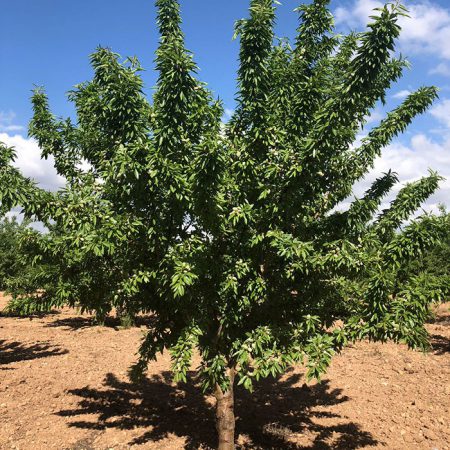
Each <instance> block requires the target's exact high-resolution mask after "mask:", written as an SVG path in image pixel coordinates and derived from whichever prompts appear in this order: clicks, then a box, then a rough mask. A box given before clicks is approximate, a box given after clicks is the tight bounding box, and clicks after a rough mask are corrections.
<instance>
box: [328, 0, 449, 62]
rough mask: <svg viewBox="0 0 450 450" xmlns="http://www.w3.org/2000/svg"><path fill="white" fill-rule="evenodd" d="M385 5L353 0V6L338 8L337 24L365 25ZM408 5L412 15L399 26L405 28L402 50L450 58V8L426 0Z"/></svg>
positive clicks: (336, 14)
mask: <svg viewBox="0 0 450 450" xmlns="http://www.w3.org/2000/svg"><path fill="white" fill-rule="evenodd" d="M382 5H383V3H382V2H379V1H376V0H353V2H352V4H351V5H350V6H345V7H339V8H337V9H336V10H335V12H334V14H335V20H336V24H338V25H340V24H344V25H348V26H350V27H351V28H356V27H360V26H364V25H366V24H367V22H368V21H369V16H371V15H374V12H373V9H374V8H378V7H381V6H382ZM405 5H406V7H407V8H408V11H409V17H401V18H399V25H400V26H401V27H402V32H401V35H400V47H401V50H403V51H406V52H408V53H428V54H434V55H437V56H439V57H441V58H444V59H450V46H449V45H448V41H449V37H450V10H449V9H446V8H443V7H442V6H440V5H438V4H436V3H431V2H428V1H426V0H425V1H421V2H416V1H406V2H405Z"/></svg>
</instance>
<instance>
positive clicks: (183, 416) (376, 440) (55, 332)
mask: <svg viewBox="0 0 450 450" xmlns="http://www.w3.org/2000/svg"><path fill="white" fill-rule="evenodd" d="M4 305H5V299H4V298H1V297H0V308H2V307H3V306H4ZM449 307H450V304H446V305H442V306H441V307H440V308H439V311H438V316H437V319H436V321H435V322H434V323H432V324H429V325H428V330H429V332H430V334H431V335H432V340H433V351H432V352H431V353H429V354H426V355H425V354H422V353H419V352H413V351H409V350H407V349H406V348H405V347H404V346H398V345H395V344H373V343H367V342H363V343H359V344H358V345H356V346H352V347H350V348H347V349H346V350H345V351H344V352H343V354H342V355H339V356H337V357H336V358H335V359H334V361H333V363H332V366H331V368H330V370H329V372H328V374H327V375H326V376H325V377H324V380H323V381H322V383H320V384H318V383H314V382H313V383H310V384H309V385H306V384H305V383H304V377H303V373H304V371H303V369H302V368H298V369H296V370H293V371H291V372H289V373H287V374H286V375H285V376H283V377H281V378H280V379H278V380H265V381H264V382H262V383H260V384H259V385H258V386H257V389H256V392H255V393H254V395H249V394H248V393H246V392H245V391H242V390H238V392H237V398H236V415H237V434H238V436H239V437H238V442H239V448H241V449H302V448H305V449H350V448H389V449H430V450H431V449H432V450H435V449H439V450H445V449H449V450H450V311H449ZM142 331H143V326H141V328H132V329H128V330H124V329H120V328H118V327H117V324H115V323H113V322H112V323H109V324H108V326H93V325H92V320H91V317H90V316H88V315H79V314H77V313H76V311H74V310H68V309H66V310H62V311H58V312H55V313H54V314H50V315H47V316H43V317H36V318H33V319H32V320H30V319H28V318H23V319H18V318H12V317H0V448H1V449H24V450H25V449H33V450H35V449H36V450H40V449H67V450H68V449H71V450H88V449H128V448H133V449H134V448H136V449H182V448H189V449H199V448H203V449H207V448H214V445H215V430H214V411H213V409H212V406H213V402H212V399H211V398H204V397H203V396H202V395H201V393H200V390H199V388H198V385H197V384H196V382H195V381H194V380H192V378H191V381H189V382H188V383H187V384H179V385H175V384H173V383H172V382H171V380H170V373H169V371H168V370H169V367H170V360H169V357H168V355H167V354H165V355H163V356H162V357H160V358H159V360H158V361H157V362H155V363H153V364H152V365H151V366H150V369H149V375H148V377H147V379H146V380H145V382H143V383H141V384H138V385H136V384H131V383H130V382H129V380H128V379H127V375H126V373H127V368H128V367H129V365H130V364H131V363H132V362H133V361H134V359H135V355H134V353H135V351H136V349H137V346H138V343H139V340H140V338H141V336H142Z"/></svg>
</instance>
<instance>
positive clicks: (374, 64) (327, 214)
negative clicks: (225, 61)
mask: <svg viewBox="0 0 450 450" xmlns="http://www.w3.org/2000/svg"><path fill="white" fill-rule="evenodd" d="M156 6H157V9H158V18H157V23H158V27H159V32H160V42H159V48H158V50H157V52H156V60H155V64H156V70H157V71H158V74H159V77H158V82H157V86H156V90H155V92H154V95H153V99H152V101H149V100H148V99H147V98H146V96H145V95H144V91H143V83H142V79H141V78H140V76H139V73H140V71H141V66H140V65H139V62H138V61H137V60H136V59H134V58H133V59H126V60H125V61H121V60H120V57H119V55H117V54H115V53H113V52H112V51H111V50H109V49H107V48H98V49H97V51H96V52H95V53H94V54H93V55H92V56H91V64H92V68H93V72H94V76H93V78H92V80H91V81H88V82H85V83H82V84H80V85H78V86H76V87H75V89H74V90H72V91H70V92H69V100H70V101H72V102H73V104H74V106H75V109H76V113H77V119H76V122H73V121H71V120H69V119H67V120H62V119H56V118H55V117H54V116H53V114H52V113H51V112H50V109H49V104H48V100H47V97H46V95H45V92H44V90H43V89H41V88H39V89H36V90H35V91H34V94H33V97H32V104H33V109H34V116H33V119H32V121H31V124H30V129H29V133H30V136H32V137H34V138H35V139H36V140H37V142H38V143H39V146H40V148H41V149H42V157H43V158H47V157H49V156H50V155H52V156H53V158H54V160H55V168H56V170H57V171H58V173H59V174H60V175H62V176H63V177H65V179H66V180H67V182H66V185H65V187H64V188H63V189H61V190H59V191H57V192H47V191H44V190H43V189H41V188H39V187H38V186H36V184H35V183H34V182H33V181H32V180H30V179H27V178H24V177H23V176H22V175H21V174H20V173H19V171H18V170H17V169H16V168H14V167H13V165H12V164H11V163H12V162H13V161H14V157H15V153H14V150H13V149H11V148H7V147H6V146H2V147H1V154H0V182H1V188H0V200H1V207H2V209H3V211H8V210H10V209H11V208H12V207H15V206H21V207H22V209H23V212H24V214H25V215H26V217H28V218H30V219H35V220H40V221H42V222H43V223H44V224H45V225H47V226H48V228H49V230H50V232H49V233H48V234H46V235H42V236H41V237H39V238H37V239H36V245H37V246H39V248H40V254H42V255H53V256H56V255H59V257H61V258H63V263H62V264H61V268H60V270H58V271H57V273H56V276H55V278H54V289H51V291H49V292H44V294H43V297H42V298H41V299H40V300H39V301H40V302H41V303H40V304H41V305H43V304H45V305H47V306H48V305H50V304H62V303H71V302H73V303H75V302H78V303H80V304H81V305H83V306H85V307H86V308H87V309H89V308H97V309H101V308H104V309H105V310H108V308H110V307H111V306H112V305H114V306H125V307H126V308H128V309H129V310H132V311H135V312H151V313H152V314H153V315H154V319H155V320H154V325H153V328H151V329H149V331H148V333H147V335H146V338H145V340H144V341H143V343H142V346H141V349H140V354H141V357H140V360H139V361H138V362H137V364H136V365H135V366H134V368H133V370H132V374H133V375H134V376H137V375H139V374H142V373H143V372H144V371H145V369H146V367H147V363H148V361H149V360H150V359H153V358H156V355H157V353H158V352H161V351H162V350H163V349H164V348H167V349H169V350H170V352H171V355H172V361H173V365H172V369H173V372H174V375H175V379H176V380H185V379H186V374H187V370H188V368H189V367H190V364H191V357H192V355H193V351H194V349H196V351H198V352H199V354H200V356H201V359H202V364H201V367H200V368H199V373H200V375H201V377H202V380H203V386H204V388H205V389H212V390H214V392H215V394H216V397H217V401H218V407H217V423H218V430H219V442H220V448H223V449H226V448H233V431H234V418H233V415H232V401H233V397H232V393H233V383H234V380H235V378H236V379H237V382H238V384H242V385H243V386H244V387H245V388H246V389H249V390H251V389H252V388H253V384H254V382H255V381H257V380H259V379H260V378H262V377H266V376H269V375H273V376H275V375H277V374H280V373H282V372H283V371H285V370H286V368H287V367H288V366H290V365H292V364H295V363H299V362H300V363H303V364H305V365H306V367H307V376H308V377H309V378H311V377H320V375H321V373H323V372H324V371H325V370H326V368H327V366H328V364H329V362H330V360H331V357H332V355H333V354H334V353H336V352H338V351H340V349H341V348H342V347H343V346H344V345H345V344H346V343H347V342H348V341H351V340H355V339H363V338H369V339H374V340H388V339H392V340H394V341H398V342H406V343H407V344H408V345H410V346H411V347H418V348H426V347H427V334H426V331H425V328H424V326H423V325H424V322H425V320H426V319H427V317H428V315H429V304H430V302H432V301H434V300H437V299H439V298H441V297H442V295H443V293H444V290H445V289H446V288H445V287H443V286H440V285H436V284H433V287H432V288H430V284H429V283H428V281H427V278H426V276H423V275H414V274H410V275H409V276H402V277H398V276H397V275H398V273H399V271H400V270H401V269H402V268H403V267H404V266H405V264H407V263H408V262H409V261H411V260H413V259H414V258H416V257H417V256H418V255H420V254H421V253H422V252H423V251H424V250H425V249H426V248H427V247H429V246H431V245H433V244H434V243H435V242H437V241H438V240H439V239H440V238H441V236H442V233H444V232H445V230H446V229H448V228H447V227H448V222H446V221H445V219H444V216H434V215H430V214H423V215H421V216H419V217H418V218H417V219H414V220H411V215H412V214H413V213H414V212H415V211H416V210H417V209H418V207H419V206H420V205H421V204H422V203H423V202H424V201H425V200H426V199H427V198H428V197H429V196H430V195H431V194H432V193H433V192H435V190H436V189H437V188H438V184H439V181H440V179H441V178H440V177H439V175H438V174H436V173H435V172H433V171H430V173H429V175H428V176H427V177H425V178H422V179H421V180H418V181H416V182H413V183H409V184H407V185H406V186H404V187H403V188H402V189H401V190H400V191H399V193H398V195H397V197H396V199H395V200H394V201H392V202H391V204H390V207H389V208H388V209H385V210H382V211H380V204H381V201H382V199H383V197H384V196H386V195H387V194H388V193H389V192H390V190H391V188H392V187H393V186H394V185H395V184H396V183H397V181H398V179H397V176H396V174H395V173H393V172H391V171H389V172H387V173H385V174H380V177H379V178H378V179H377V180H376V181H375V183H374V184H373V185H372V186H371V187H370V189H369V190H368V191H367V192H366V193H365V194H364V196H362V197H361V198H355V199H354V200H353V201H352V203H351V205H350V207H349V208H348V209H347V210H345V211H341V210H340V209H339V205H340V204H341V203H342V202H343V201H344V200H346V199H348V198H349V196H351V194H352V188H353V186H354V184H355V183H356V182H357V181H359V180H361V179H362V178H363V177H364V175H365V174H366V173H367V172H368V171H369V170H370V169H371V168H372V167H373V164H374V161H375V159H376V158H377V157H379V156H380V154H381V151H382V149H383V148H384V147H386V146H387V145H388V144H389V143H390V142H391V141H392V139H393V138H395V137H396V136H397V135H398V134H399V133H401V132H403V131H404V130H405V129H406V127H407V126H408V125H409V124H410V123H411V121H412V120H413V119H414V118H415V117H416V116H417V115H418V114H421V113H423V112H424V111H425V110H426V109H427V108H428V107H429V106H430V105H431V103H432V102H433V100H434V99H435V98H436V97H437V89H436V88H435V87H421V88H419V89H418V90H417V91H415V92H413V93H411V94H410V95H409V96H408V97H407V98H406V99H405V100H404V102H403V103H402V104H401V105H400V106H398V107H397V108H395V109H394V110H392V111H391V112H390V113H388V114H387V115H386V117H385V118H384V119H383V120H381V122H380V123H379V124H378V125H376V126H375V127H373V128H372V129H370V130H369V131H368V132H367V133H366V135H365V137H364V138H363V139H362V142H361V143H358V141H357V134H358V133H360V132H361V129H362V127H363V126H364V124H365V123H366V120H367V117H368V115H369V114H370V111H371V110H372V109H373V108H374V107H375V106H376V104H377V102H379V101H381V102H383V101H384V100H385V94H386V91H387V90H388V89H389V88H390V87H391V85H392V84H393V83H394V82H395V81H396V80H398V79H399V78H400V76H401V74H402V71H403V69H404V68H405V67H407V65H408V63H407V61H406V60H405V59H404V58H403V57H398V56H397V55H396V53H395V51H394V50H395V44H396V41H397V39H398V37H399V34H400V27H399V25H398V19H399V17H400V16H403V15H405V14H406V10H405V8H404V7H402V6H401V5H399V4H398V3H392V4H386V5H385V6H383V7H381V8H379V9H377V10H376V11H375V13H374V16H372V17H371V21H370V23H369V25H368V27H367V29H366V31H364V32H360V33H356V32H354V33H350V34H348V35H346V36H342V35H339V34H336V33H335V31H334V24H333V17H332V14H331V12H330V9H329V1H328V0H314V1H313V2H312V3H310V4H308V5H302V6H300V7H299V8H297V9H296V12H297V14H298V15H299V27H298V29H297V34H296V38H295V40H294V42H289V41H288V40H287V39H280V40H277V39H275V36H274V32H273V27H274V23H275V17H276V5H275V2H273V1H272V0H251V1H250V9H249V17H248V18H247V19H243V20H240V21H238V22H237V23H236V28H235V37H236V38H238V39H239V40H240V53H239V61H240V65H239V70H238V74H237V97H236V101H237V106H236V110H235V112H234V114H233V117H232V118H231V120H230V121H229V122H228V123H223V121H222V117H223V106H222V104H221V102H220V101H219V100H216V99H215V98H214V97H213V95H212V93H211V92H210V91H209V90H208V88H207V86H206V85H205V84H204V83H203V82H201V81H199V80H198V79H197V76H196V74H197V67H196V65H195V63H194V60H193V56H192V54H191V53H190V52H189V51H188V50H187V49H186V48H185V45H184V36H183V33H182V31H181V27H180V24H181V18H180V8H179V4H178V2H177V1H176V0H156ZM85 162H87V163H88V167H89V168H88V169H83V167H85V166H86V165H85V164H84V165H83V164H82V163H85ZM61 255H62V256H61ZM80 280H81V281H80ZM45 302H47V303H45ZM38 304H39V302H36V307H39V306H38ZM338 319H340V325H336V321H337V320H338Z"/></svg>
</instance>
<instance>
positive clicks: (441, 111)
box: [430, 99, 450, 130]
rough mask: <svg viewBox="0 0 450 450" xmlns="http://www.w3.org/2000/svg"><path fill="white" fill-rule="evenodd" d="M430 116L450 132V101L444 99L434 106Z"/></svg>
mask: <svg viewBox="0 0 450 450" xmlns="http://www.w3.org/2000/svg"><path fill="white" fill-rule="evenodd" d="M430 114H431V115H432V116H434V117H435V118H436V119H437V120H439V121H440V122H441V123H442V124H444V125H445V126H446V127H447V128H448V129H449V130H450V99H444V100H443V101H442V102H440V103H438V104H437V105H436V106H433V108H431V110H430Z"/></svg>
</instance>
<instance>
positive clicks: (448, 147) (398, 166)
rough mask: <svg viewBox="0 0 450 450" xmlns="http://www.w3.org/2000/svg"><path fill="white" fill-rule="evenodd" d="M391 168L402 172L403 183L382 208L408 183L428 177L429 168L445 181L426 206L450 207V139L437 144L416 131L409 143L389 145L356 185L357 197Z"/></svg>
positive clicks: (428, 207) (387, 198)
mask: <svg viewBox="0 0 450 450" xmlns="http://www.w3.org/2000/svg"><path fill="white" fill-rule="evenodd" d="M390 169H391V170H393V171H395V172H396V173H397V174H398V177H399V180H400V182H399V183H398V184H397V185H396V186H394V188H393V189H392V191H391V193H390V194H389V196H387V197H386V199H385V202H384V204H383V205H382V206H381V207H382V208H386V207H387V206H388V205H389V202H390V201H392V200H393V199H394V198H395V195H396V194H397V193H398V191H399V190H400V189H401V187H402V186H403V185H404V184H405V183H408V182H411V181H415V180H418V179H419V178H421V177H423V176H427V174H428V169H432V170H435V171H437V172H438V173H439V175H441V176H443V177H444V178H445V180H444V181H442V182H441V183H440V189H439V190H438V191H437V192H436V193H435V194H434V195H433V196H431V197H430V198H429V199H428V200H427V201H426V203H425V204H424V205H423V209H424V210H426V211H435V212H436V211H437V206H438V205H439V204H440V203H442V204H445V205H446V206H447V207H448V208H450V139H447V140H446V141H444V142H443V143H437V142H434V141H433V140H431V139H430V138H429V137H427V136H425V135H424V134H416V135H414V136H413V137H412V138H411V140H410V142H409V144H408V145H404V144H401V143H399V142H397V143H393V144H391V145H389V146H388V147H386V148H385V149H384V151H383V154H382V156H381V157H380V158H378V159H377V160H376V162H375V167H374V168H373V170H371V171H370V172H369V173H368V174H367V176H366V177H365V178H364V180H362V181H360V182H359V183H357V184H356V185H355V188H354V194H355V196H357V197H361V196H362V195H363V194H364V192H365V191H366V190H367V189H368V188H369V187H370V186H371V184H372V183H373V181H375V179H376V178H378V177H380V176H381V174H382V173H385V172H387V171H388V170H390ZM346 203H348V202H346ZM342 207H345V204H343V205H342Z"/></svg>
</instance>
